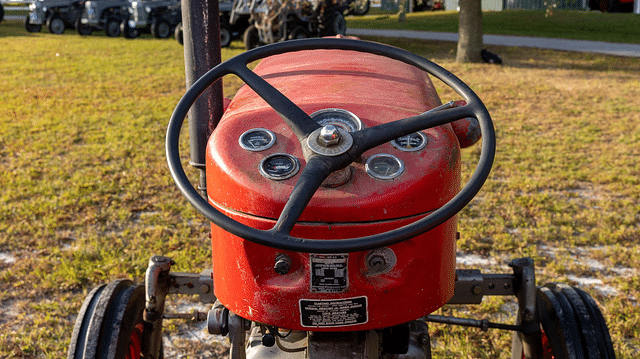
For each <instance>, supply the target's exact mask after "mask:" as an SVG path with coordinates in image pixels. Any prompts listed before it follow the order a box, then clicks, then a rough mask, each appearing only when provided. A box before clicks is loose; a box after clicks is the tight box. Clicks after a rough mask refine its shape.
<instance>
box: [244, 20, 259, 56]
mask: <svg viewBox="0 0 640 359" xmlns="http://www.w3.org/2000/svg"><path fill="white" fill-rule="evenodd" d="M243 40H244V48H245V49H247V50H251V49H255V48H256V47H258V46H260V45H261V43H260V35H259V34H258V28H257V27H256V26H255V25H253V24H252V25H249V27H247V29H246V30H244V36H243Z"/></svg>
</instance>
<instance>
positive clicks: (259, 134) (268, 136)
mask: <svg viewBox="0 0 640 359" xmlns="http://www.w3.org/2000/svg"><path fill="white" fill-rule="evenodd" d="M238 142H239V143H240V147H242V148H244V149H245V150H247V151H254V152H257V151H264V150H266V149H267V148H269V147H271V146H273V144H274V143H276V135H274V134H273V132H271V131H269V130H267V129H265V128H252V129H250V130H249V131H246V132H245V133H243V134H242V135H240V138H239V139H238Z"/></svg>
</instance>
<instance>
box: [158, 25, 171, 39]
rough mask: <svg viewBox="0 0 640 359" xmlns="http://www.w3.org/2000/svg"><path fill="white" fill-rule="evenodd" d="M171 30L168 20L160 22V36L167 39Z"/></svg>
mask: <svg viewBox="0 0 640 359" xmlns="http://www.w3.org/2000/svg"><path fill="white" fill-rule="evenodd" d="M169 30H170V29H169V24H167V23H166V22H161V23H160V24H158V37H160V38H162V39H166V38H167V37H169V33H170V32H171V31H169Z"/></svg>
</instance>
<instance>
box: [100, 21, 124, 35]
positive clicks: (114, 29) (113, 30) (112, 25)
mask: <svg viewBox="0 0 640 359" xmlns="http://www.w3.org/2000/svg"><path fill="white" fill-rule="evenodd" d="M104 32H105V34H106V35H107V36H109V37H118V36H120V33H121V31H120V21H119V20H117V19H113V18H110V19H107V21H106V22H105V25H104Z"/></svg>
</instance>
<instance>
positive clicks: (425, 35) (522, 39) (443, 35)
mask: <svg viewBox="0 0 640 359" xmlns="http://www.w3.org/2000/svg"><path fill="white" fill-rule="evenodd" d="M347 35H353V36H382V37H401V38H407V39H418V40H439V41H454V42H457V41H458V34H457V33H452V32H431V31H413V30H376V29H352V28H349V29H347ZM482 41H483V42H484V44H485V45H499V46H514V47H535V48H540V49H551V50H563V51H576V52H590V53H599V54H606V55H616V56H626V57H640V45H639V44H621V43H612V42H604V41H585V40H567V39H551V38H545V37H528V36H502V35H484V36H483V37H482Z"/></svg>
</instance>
